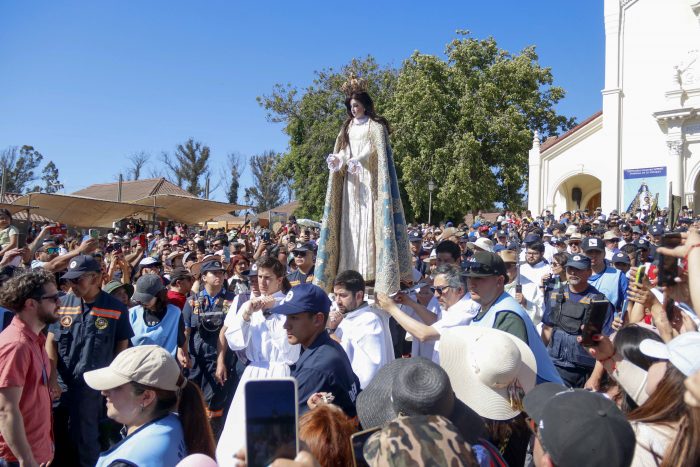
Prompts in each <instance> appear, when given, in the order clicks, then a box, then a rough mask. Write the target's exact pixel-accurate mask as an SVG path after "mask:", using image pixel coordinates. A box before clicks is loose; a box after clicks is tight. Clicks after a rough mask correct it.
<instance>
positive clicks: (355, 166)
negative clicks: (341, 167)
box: [348, 159, 362, 175]
mask: <svg viewBox="0 0 700 467" xmlns="http://www.w3.org/2000/svg"><path fill="white" fill-rule="evenodd" d="M361 170H362V164H361V163H360V161H358V160H357V159H350V160H349V161H348V172H350V173H351V174H353V175H357V174H359V173H360V171H361Z"/></svg>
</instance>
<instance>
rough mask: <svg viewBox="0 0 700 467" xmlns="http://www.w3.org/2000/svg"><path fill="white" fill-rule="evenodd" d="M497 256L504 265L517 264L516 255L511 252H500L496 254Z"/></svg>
mask: <svg viewBox="0 0 700 467" xmlns="http://www.w3.org/2000/svg"><path fill="white" fill-rule="evenodd" d="M498 256H500V257H501V259H502V260H503V262H504V263H517V262H518V254H517V253H516V252H515V251H513V250H501V251H499V252H498Z"/></svg>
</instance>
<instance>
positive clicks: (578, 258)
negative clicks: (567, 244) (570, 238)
mask: <svg viewBox="0 0 700 467" xmlns="http://www.w3.org/2000/svg"><path fill="white" fill-rule="evenodd" d="M566 267H567V268H574V269H580V270H584V269H591V258H589V257H588V256H584V255H571V256H570V257H569V259H567V260H566Z"/></svg>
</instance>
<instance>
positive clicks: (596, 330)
mask: <svg viewBox="0 0 700 467" xmlns="http://www.w3.org/2000/svg"><path fill="white" fill-rule="evenodd" d="M609 306H610V302H609V301H607V300H605V299H596V300H591V308H590V311H589V313H588V316H587V317H586V316H584V323H583V327H582V329H581V345H583V346H584V347H593V346H596V345H597V344H598V343H597V342H596V341H594V340H593V336H595V335H596V334H602V333H603V326H604V325H605V318H607V315H608V307H609Z"/></svg>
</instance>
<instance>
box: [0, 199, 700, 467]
mask: <svg viewBox="0 0 700 467" xmlns="http://www.w3.org/2000/svg"><path fill="white" fill-rule="evenodd" d="M633 214H635V213H633ZM633 214H629V213H621V214H620V213H618V212H616V211H612V212H610V213H609V214H607V215H605V214H603V213H602V211H601V210H600V209H596V210H595V211H594V212H587V211H575V212H565V213H563V214H561V215H559V216H557V217H555V216H554V215H552V213H550V212H549V211H547V212H544V213H542V214H541V215H540V216H533V215H531V213H529V212H524V213H514V212H507V211H504V212H502V213H500V214H499V215H498V216H494V217H493V219H492V220H487V219H486V218H485V217H484V216H482V215H481V214H479V215H477V216H475V217H474V218H473V219H471V218H470V223H467V222H466V221H464V222H454V223H453V222H446V223H444V224H441V225H439V226H430V225H425V224H422V225H420V224H415V223H414V224H411V225H409V226H408V237H409V242H410V249H411V255H412V265H413V280H412V281H408V282H406V281H404V282H402V284H401V289H402V290H401V291H400V292H398V293H396V294H392V295H386V294H383V293H381V292H375V290H374V285H375V284H374V282H373V281H372V280H366V278H365V277H363V275H362V274H360V272H358V271H353V270H344V271H339V272H338V274H337V275H336V276H335V278H334V279H333V283H332V287H328V288H327V290H324V289H322V288H321V287H319V286H317V285H315V284H314V270H315V266H316V252H317V248H318V242H319V231H318V229H316V228H313V227H305V226H302V225H299V224H298V223H297V222H296V219H295V218H294V217H293V216H290V218H289V220H288V221H287V222H286V223H285V224H284V225H282V226H280V227H279V228H274V229H271V228H263V227H261V226H251V225H249V224H246V225H244V226H243V227H239V228H234V229H230V230H228V231H227V230H226V229H209V230H200V229H199V228H198V227H197V228H195V229H193V228H191V227H188V226H185V225H178V224H174V223H169V224H161V225H159V226H154V228H153V229H152V230H151V231H150V232H146V231H141V229H139V228H138V226H137V225H135V224H128V225H126V227H125V228H124V229H109V231H107V230H101V231H97V230H93V229H91V230H90V231H89V232H86V233H87V234H86V235H81V234H74V235H69V233H68V232H66V231H62V230H61V229H57V228H56V226H55V225H53V224H47V225H43V226H39V225H32V226H30V228H29V234H28V236H27V238H28V241H27V242H26V245H22V244H20V242H19V229H18V228H17V227H15V226H13V225H12V216H11V215H10V213H9V212H6V211H0V255H2V258H1V259H0V283H1V285H0V305H1V306H2V307H3V308H2V311H3V331H2V333H0V466H4V465H8V466H15V465H22V466H34V465H47V464H48V463H49V462H51V463H52V465H58V466H64V465H65V466H73V465H81V466H95V465H98V466H132V465H135V466H151V465H153V466H156V465H166V466H171V465H177V464H178V463H182V465H222V466H226V465H243V464H245V461H246V452H245V449H243V448H244V447H245V444H246V433H245V418H246V415H245V404H246V401H245V392H244V390H243V388H244V386H245V383H246V382H247V381H251V380H265V379H273V378H279V377H292V378H294V379H295V381H296V384H297V391H298V414H299V420H298V427H299V431H298V435H299V439H300V441H301V446H302V451H301V452H300V453H299V455H298V456H297V458H296V460H287V461H282V460H281V459H280V460H278V461H276V462H278V463H279V465H299V466H312V465H321V466H346V465H353V463H354V462H356V463H357V464H356V465H371V466H380V465H397V466H398V465H450V466H452V465H468V466H472V465H479V466H500V465H510V466H518V467H520V466H529V465H536V466H549V465H551V466H586V465H606V466H607V465H609V466H629V465H633V466H650V465H664V466H666V465H700V449H699V448H698V446H699V445H700V333H699V332H698V324H700V320H699V319H698V316H697V314H696V313H695V311H694V310H695V309H697V308H698V307H700V248H698V247H700V231H699V230H698V228H699V227H700V221H698V220H697V219H693V218H692V217H684V216H682V217H679V218H676V219H670V218H668V217H667V216H665V215H664V214H665V213H660V214H659V215H657V216H656V217H654V218H650V217H647V216H643V217H642V216H638V215H633ZM693 284H695V285H694V286H693ZM357 433H364V434H366V438H367V439H366V441H364V442H363V444H362V445H361V446H360V451H361V452H360V453H359V454H358V452H357V451H356V450H355V451H354V450H353V444H352V442H351V437H352V436H353V435H354V434H357ZM248 454H249V455H250V453H248ZM188 456H189V457H188ZM204 456H206V457H204ZM354 456H355V457H356V458H355V459H353V457H354ZM358 457H359V458H358ZM193 459H196V460H193ZM207 459H208V460H207ZM188 462H189V463H188ZM195 462H200V464H195ZM206 462H209V464H207V463H206ZM282 462H286V464H283V463H282Z"/></svg>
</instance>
